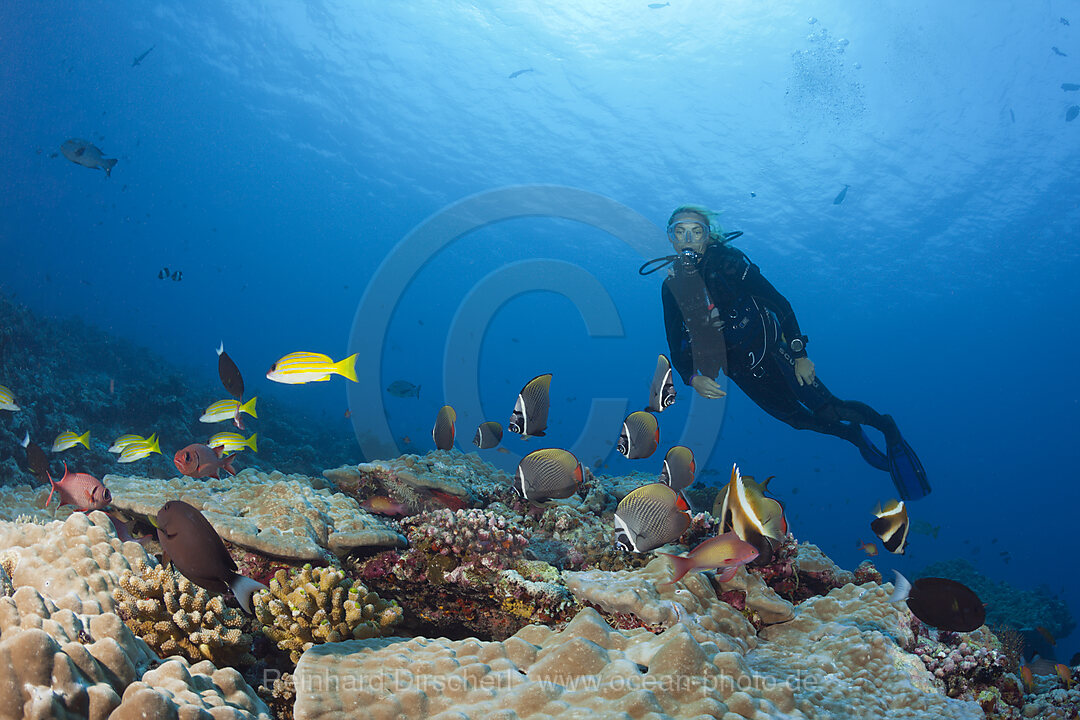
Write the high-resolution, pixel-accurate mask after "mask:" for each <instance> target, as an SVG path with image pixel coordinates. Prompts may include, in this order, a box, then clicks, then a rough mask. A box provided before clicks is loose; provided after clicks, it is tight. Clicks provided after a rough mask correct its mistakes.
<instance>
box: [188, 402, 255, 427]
mask: <svg viewBox="0 0 1080 720" xmlns="http://www.w3.org/2000/svg"><path fill="white" fill-rule="evenodd" d="M258 399H259V398H258V397H257V396H256V397H253V398H251V399H250V400H248V401H247V402H246V403H244V404H243V405H241V404H240V402H239V401H237V400H233V399H232V398H229V399H228V400H218V401H217V402H216V403H214V404H213V405H211V406H210V407H208V408H206V412H204V413H203V414H202V417H200V418H199V422H204V423H216V422H223V421H225V420H232V419H233V418H234V417H236V416H237V415H238V414H239V413H247V414H248V415H250V416H251V417H253V418H258V417H259V416H258V415H256V414H255V401H256V400H258ZM237 407H239V408H240V410H239V412H237V409H236V408H237Z"/></svg>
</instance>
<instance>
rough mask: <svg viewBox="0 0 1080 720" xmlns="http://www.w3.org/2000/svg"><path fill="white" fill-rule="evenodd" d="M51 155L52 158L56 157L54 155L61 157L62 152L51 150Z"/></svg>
mask: <svg viewBox="0 0 1080 720" xmlns="http://www.w3.org/2000/svg"><path fill="white" fill-rule="evenodd" d="M49 157H51V158H54V157H60V153H57V152H51V153H49Z"/></svg>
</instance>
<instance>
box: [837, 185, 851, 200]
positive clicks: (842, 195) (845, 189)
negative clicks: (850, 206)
mask: <svg viewBox="0 0 1080 720" xmlns="http://www.w3.org/2000/svg"><path fill="white" fill-rule="evenodd" d="M849 187H851V186H850V185H845V186H844V189H843V190H841V191H840V194H839V195H837V196H836V197H835V198H833V201H832V204H833V205H839V204H840V203H842V202H844V198H846V197H847V191H848V188H849Z"/></svg>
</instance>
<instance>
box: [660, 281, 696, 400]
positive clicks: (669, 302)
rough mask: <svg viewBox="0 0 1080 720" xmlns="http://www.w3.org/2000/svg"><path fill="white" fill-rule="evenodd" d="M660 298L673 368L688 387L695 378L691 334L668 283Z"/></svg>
mask: <svg viewBox="0 0 1080 720" xmlns="http://www.w3.org/2000/svg"><path fill="white" fill-rule="evenodd" d="M660 298H661V299H662V300H663V301H664V329H665V330H666V331H667V341H668V350H669V351H670V353H671V366H672V367H673V368H675V372H677V373H679V377H681V378H682V379H683V382H684V383H686V384H687V385H690V384H691V380H693V376H694V356H693V353H692V351H691V349H690V333H689V331H687V329H686V326H685V325H684V324H683V316H682V311H680V310H679V304H678V303H677V302H675V296H674V295H672V294H671V291H670V290H668V286H667V283H665V284H664V285H663V286H662V287H661V289H660Z"/></svg>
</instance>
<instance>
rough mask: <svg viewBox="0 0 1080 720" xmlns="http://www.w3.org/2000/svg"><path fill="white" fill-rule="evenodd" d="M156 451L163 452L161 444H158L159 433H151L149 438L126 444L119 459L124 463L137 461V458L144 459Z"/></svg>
mask: <svg viewBox="0 0 1080 720" xmlns="http://www.w3.org/2000/svg"><path fill="white" fill-rule="evenodd" d="M154 453H158V454H159V455H160V454H161V445H160V444H158V437H157V433H155V434H153V435H151V436H150V439H149V440H143V441H141V442H135V443H131V444H130V445H126V446H124V449H123V450H121V451H120V457H119V458H118V461H119V462H122V463H130V462H135V461H136V460H142V459H143V458H145V457H149V456H151V455H153V454H154Z"/></svg>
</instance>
